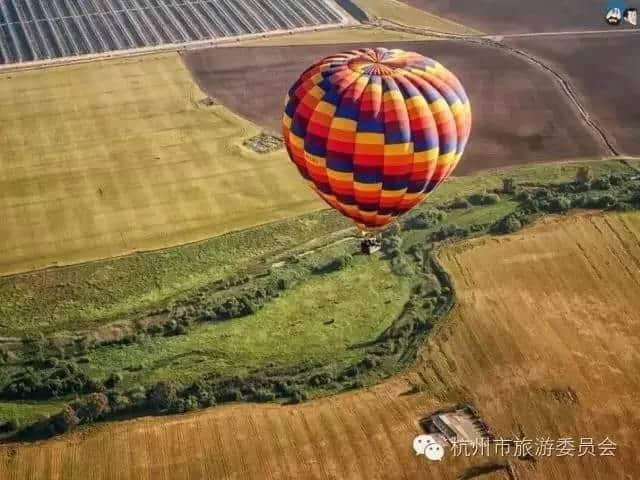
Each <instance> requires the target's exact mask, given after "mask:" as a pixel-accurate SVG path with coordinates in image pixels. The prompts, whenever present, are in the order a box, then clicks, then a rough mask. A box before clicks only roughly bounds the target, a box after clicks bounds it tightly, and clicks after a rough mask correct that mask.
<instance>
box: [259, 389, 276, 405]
mask: <svg viewBox="0 0 640 480" xmlns="http://www.w3.org/2000/svg"><path fill="white" fill-rule="evenodd" d="M253 398H254V400H255V401H256V402H273V401H274V400H275V399H276V394H275V393H273V392H271V391H269V390H266V389H264V388H260V389H258V390H256V392H255V394H254V395H253Z"/></svg>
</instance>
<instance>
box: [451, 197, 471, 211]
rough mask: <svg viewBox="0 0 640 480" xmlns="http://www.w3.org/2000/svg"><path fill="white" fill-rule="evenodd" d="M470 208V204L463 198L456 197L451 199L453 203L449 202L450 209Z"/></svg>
mask: <svg viewBox="0 0 640 480" xmlns="http://www.w3.org/2000/svg"><path fill="white" fill-rule="evenodd" d="M470 206H471V204H470V203H469V201H468V200H467V199H466V198H464V197H456V198H454V199H453V202H451V205H450V207H451V208H460V209H462V208H469V207H470Z"/></svg>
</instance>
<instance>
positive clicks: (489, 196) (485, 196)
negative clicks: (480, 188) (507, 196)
mask: <svg viewBox="0 0 640 480" xmlns="http://www.w3.org/2000/svg"><path fill="white" fill-rule="evenodd" d="M468 200H469V203H471V205H493V204H495V203H498V202H499V201H500V195H498V194H497V193H487V192H484V193H474V194H473V195H469V197H468Z"/></svg>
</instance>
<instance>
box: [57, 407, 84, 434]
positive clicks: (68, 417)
mask: <svg viewBox="0 0 640 480" xmlns="http://www.w3.org/2000/svg"><path fill="white" fill-rule="evenodd" d="M79 423H80V419H79V418H78V416H77V415H76V411H75V410H74V409H73V408H72V407H71V405H65V406H64V407H62V410H61V411H60V412H59V413H57V414H56V415H54V416H53V417H51V425H52V426H53V428H54V429H55V432H56V433H65V432H70V431H71V430H73V429H74V428H75V427H77V426H78V424H79Z"/></svg>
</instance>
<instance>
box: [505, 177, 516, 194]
mask: <svg viewBox="0 0 640 480" xmlns="http://www.w3.org/2000/svg"><path fill="white" fill-rule="evenodd" d="M515 191H516V184H515V181H514V180H513V178H503V179H502V193H506V194H507V195H512V194H514V193H515Z"/></svg>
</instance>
